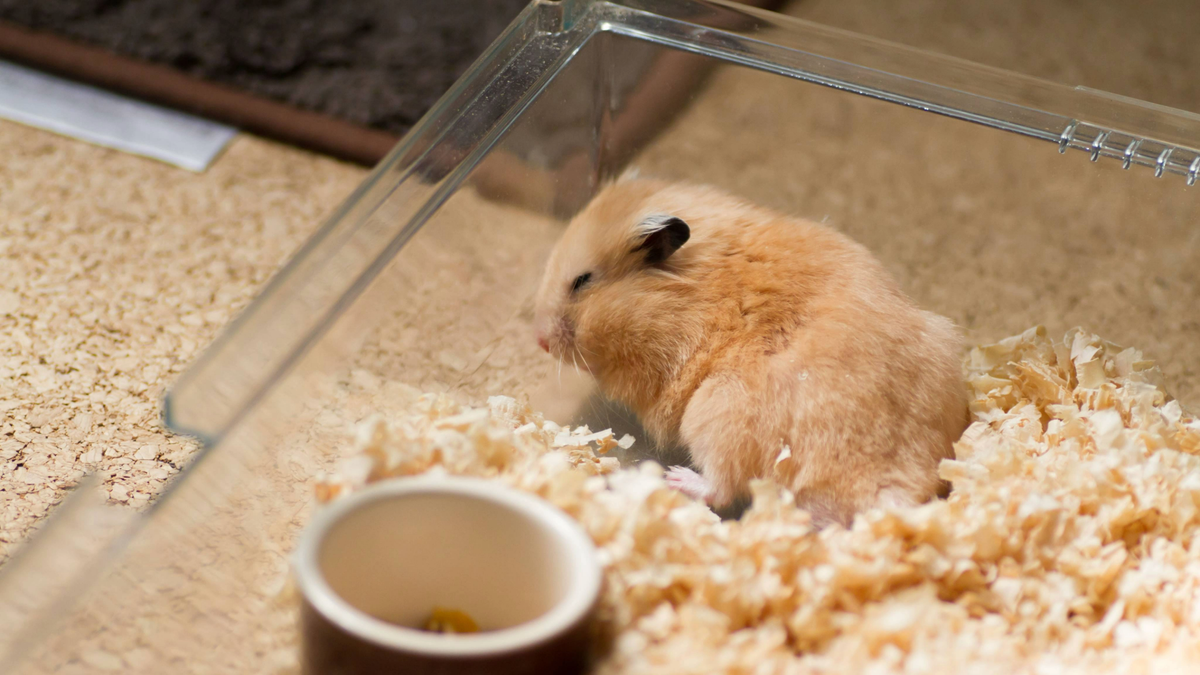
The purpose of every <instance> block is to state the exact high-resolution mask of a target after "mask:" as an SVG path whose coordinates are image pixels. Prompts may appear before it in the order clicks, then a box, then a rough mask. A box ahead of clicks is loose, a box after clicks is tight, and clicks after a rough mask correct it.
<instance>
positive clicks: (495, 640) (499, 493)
mask: <svg viewBox="0 0 1200 675" xmlns="http://www.w3.org/2000/svg"><path fill="white" fill-rule="evenodd" d="M426 494H438V495H451V496H458V497H462V498H465V499H474V500H479V501H487V502H492V503H494V504H497V505H500V506H504V507H507V508H508V509H509V510H510V511H512V512H513V513H514V514H516V515H518V516H520V517H523V518H525V519H527V520H530V521H533V522H534V523H535V524H537V525H539V526H540V527H542V528H543V529H545V530H546V531H548V532H549V533H550V535H551V536H553V537H554V538H556V539H557V540H558V541H559V542H560V543H562V544H564V545H565V546H564V550H565V551H566V552H567V555H568V565H569V566H570V569H571V574H572V579H571V581H570V583H569V586H568V588H567V592H566V595H565V596H564V597H563V598H562V599H561V600H559V601H558V602H557V603H556V604H555V605H554V606H553V607H552V608H550V610H549V611H547V612H546V613H544V614H542V615H541V616H538V617H537V618H535V619H532V620H530V621H526V622H525V623H522V624H518V625H516V626H511V627H509V628H503V629H500V630H495V631H486V632H480V633H470V634H461V635H460V634H438V633H430V632H426V631H422V630H417V629H415V628H406V627H404V626H398V625H396V624H393V623H389V622H386V621H383V620H382V619H377V618H375V617H373V616H371V615H370V614H367V613H366V612H364V611H362V610H360V609H358V608H356V607H354V606H353V605H351V604H350V603H349V602H347V601H346V600H344V599H342V598H341V596H339V595H338V594H337V593H336V592H334V590H333V588H332V587H330V585H329V583H328V582H327V581H326V580H325V577H324V576H323V575H322V574H321V572H320V565H319V556H320V551H321V544H322V543H323V542H324V540H325V537H326V536H327V535H328V533H329V532H330V531H331V529H332V528H333V527H335V526H336V525H337V524H338V523H339V522H341V521H342V520H343V519H344V518H346V517H348V516H349V515H351V514H352V513H354V512H355V511H357V510H359V509H361V508H363V507H366V506H368V505H371V504H374V503H377V502H380V501H387V500H390V499H396V498H399V497H407V496H413V495H426ZM292 569H293V575H294V578H295V579H296V583H297V586H298V587H299V590H300V593H301V594H302V596H303V597H304V598H305V600H307V601H308V603H309V604H310V605H311V606H312V607H313V609H315V610H316V611H317V612H318V613H319V614H320V615H321V616H322V617H324V618H325V619H326V620H327V621H329V622H331V623H332V624H334V625H335V626H337V627H339V628H341V629H342V630H344V631H345V632H347V633H349V634H350V635H353V636H356V637H359V638H361V639H364V640H367V641H369V642H372V643H375V644H376V645H379V646H382V647H385V648H388V649H392V650H398V651H407V652H413V653H418V654H424V655H430V656H444V657H478V656H490V655H496V654H505V653H510V652H514V651H518V650H523V649H527V648H531V647H534V646H537V645H539V644H543V643H545V642H547V641H549V640H551V639H553V638H555V637H557V636H559V635H561V634H563V633H564V632H566V631H568V630H570V629H571V628H573V627H575V626H576V625H578V624H579V622H580V621H582V620H583V619H584V618H585V617H586V616H587V615H588V614H589V613H590V612H591V611H592V610H593V609H594V608H595V605H596V601H597V598H598V597H599V595H600V587H601V582H602V574H601V569H600V562H599V559H598V557H597V555H596V549H595V546H594V544H593V543H592V540H591V538H590V537H588V535H587V534H586V533H585V532H584V531H583V529H582V528H581V527H580V526H579V524H578V523H576V522H575V521H574V520H572V519H571V517H570V516H568V515H567V514H565V513H563V512H562V511H561V510H560V509H558V508H557V507H555V506H554V505H553V504H550V503H549V502H547V501H544V500H542V499H540V498H539V497H536V496H534V495H532V494H529V493H526V492H521V491H519V490H516V489H514V488H510V487H507V486H504V485H501V484H498V483H495V482H493V481H487V480H482V479H479V478H467V477H461V476H428V475H424V476H415V477H404V478H394V479H388V480H383V481H380V482H377V483H373V484H371V485H368V486H366V487H364V488H362V489H360V490H357V491H355V492H354V493H352V494H350V495H347V496H345V497H342V498H340V499H337V500H335V501H334V502H332V503H331V504H329V505H327V506H325V507H324V508H321V509H320V510H319V511H318V512H317V513H316V514H315V515H314V516H313V519H312V520H311V521H310V522H309V525H308V526H307V527H306V528H305V529H304V532H303V533H302V534H301V535H300V540H299V543H298V544H297V546H296V550H295V553H294V554H293V556H292Z"/></svg>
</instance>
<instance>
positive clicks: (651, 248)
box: [634, 216, 692, 265]
mask: <svg viewBox="0 0 1200 675" xmlns="http://www.w3.org/2000/svg"><path fill="white" fill-rule="evenodd" d="M639 228H640V229H641V230H642V232H644V233H646V234H645V238H644V239H643V240H642V243H641V244H640V245H639V246H638V247H637V248H636V249H634V250H635V251H645V252H646V263H647V264H650V265H657V264H659V263H661V262H663V261H664V260H666V259H667V258H670V257H671V256H672V255H674V254H675V252H676V251H678V250H679V249H680V248H682V247H683V245H684V244H686V243H687V241H688V239H690V238H691V237H692V228H690V227H688V224H687V223H685V222H683V219H682V218H678V217H676V216H651V217H649V218H647V219H645V220H644V221H642V223H641V224H640V225H639Z"/></svg>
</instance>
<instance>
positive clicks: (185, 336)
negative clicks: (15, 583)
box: [0, 121, 365, 560]
mask: <svg viewBox="0 0 1200 675" xmlns="http://www.w3.org/2000/svg"><path fill="white" fill-rule="evenodd" d="M0 148H3V152H2V157H0V270H2V272H0V560H2V559H3V558H5V557H7V554H9V553H10V551H11V548H12V546H13V545H14V544H15V543H16V542H18V541H20V540H21V539H23V538H24V537H25V536H26V535H27V533H28V531H29V529H30V528H31V527H32V526H33V524H34V523H35V522H37V520H38V519H39V518H40V517H41V516H43V515H44V514H45V513H46V512H47V509H48V508H49V507H50V506H51V505H52V504H53V503H54V502H55V501H56V500H58V499H59V498H60V497H61V496H62V494H63V490H64V488H65V487H67V486H70V485H71V484H72V483H73V482H74V481H75V480H77V479H78V477H79V476H80V475H81V474H82V472H83V471H84V470H85V469H98V470H99V471H100V472H101V474H102V475H103V476H104V477H105V478H106V479H107V483H108V485H109V489H110V495H111V498H112V499H113V500H115V501H118V502H125V503H128V504H130V505H131V506H137V505H142V504H146V503H147V501H148V500H149V499H150V498H151V497H152V496H153V495H155V494H156V493H157V492H158V491H159V489H160V488H161V487H162V485H163V483H164V481H166V480H168V479H169V478H170V477H171V476H172V475H173V474H175V473H176V472H177V471H178V469H179V467H180V466H182V465H183V464H184V463H186V461H187V459H188V458H189V457H190V456H191V455H192V453H193V452H194V451H195V449H196V447H197V446H196V444H195V443H194V442H193V441H191V440H188V439H182V438H177V437H173V436H170V435H168V434H167V433H165V432H164V430H163V428H162V424H161V422H160V414H161V413H160V398H161V395H162V392H163V390H164V388H165V386H166V385H167V384H169V383H170V382H172V381H173V380H174V379H175V378H176V377H178V375H179V373H180V372H182V370H183V369H184V368H185V367H186V366H187V364H188V363H189V362H190V361H191V360H192V358H193V357H194V356H195V355H196V353H197V351H198V350H199V349H200V348H202V347H203V346H204V345H205V344H207V343H208V341H209V340H211V339H212V337H213V335H214V334H215V333H216V331H217V329H218V328H220V327H221V326H222V325H223V324H224V323H226V322H227V321H228V320H229V319H230V317H231V316H233V315H234V314H235V313H236V312H237V311H238V310H239V309H241V308H242V307H243V306H244V305H245V304H246V303H247V302H248V301H249V300H250V299H251V298H252V297H253V296H254V295H255V293H256V291H257V290H258V288H259V287H260V286H261V284H262V283H263V281H265V280H266V279H267V277H268V276H269V275H270V274H271V273H272V272H273V271H274V270H275V269H276V267H278V265H279V264H280V263H281V262H283V260H284V259H286V257H287V256H288V255H289V254H290V253H291V252H292V251H294V250H295V248H296V247H297V246H298V245H299V244H300V243H301V242H303V241H304V239H305V238H306V237H307V236H308V234H309V233H310V232H312V230H313V229H314V228H315V227H316V226H317V225H318V224H319V222H320V220H321V218H322V216H323V215H324V214H325V213H327V212H328V211H330V210H331V209H332V208H333V207H334V206H335V205H336V204H337V203H338V202H339V201H340V200H341V199H342V198H343V197H344V196H345V195H346V194H347V193H348V192H350V191H351V190H352V189H353V188H354V186H355V185H357V183H358V182H359V181H360V180H361V179H362V177H363V176H364V175H365V171H363V170H361V169H358V168H354V167H350V166H348V165H344V164H340V163H337V162H334V161H331V160H329V159H326V158H323V157H318V156H315V155H310V154H307V153H303V152H300V151H297V150H293V149H291V148H287V147H284V146H280V145H276V144H272V143H267V142H265V141H261V140H258V139H255V138H252V137H247V136H241V137H239V138H237V139H236V140H235V141H234V142H233V143H232V145H231V146H230V147H229V148H228V149H227V150H226V152H225V153H224V154H223V155H222V156H221V157H220V158H219V159H218V160H217V161H216V163H215V164H214V165H213V167H212V169H211V170H209V171H208V172H207V173H204V174H200V175H197V174H193V173H189V172H187V171H183V170H180V169H177V168H174V167H171V166H167V165H163V164H159V163H157V162H153V161H150V160H146V159H142V158H139V157H133V156H130V155H125V154H121V153H118V152H115V151H112V150H106V149H103V148H98V147H94V146H91V145H86V144H84V143H80V142H78V141H74V140H71V139H67V138H63V137H60V136H55V135H53V134H50V133H46V132H43V131H38V130H35V129H30V128H27V127H23V126H19V125H16V124H12V123H9V122H3V121H0Z"/></svg>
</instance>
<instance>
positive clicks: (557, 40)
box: [0, 0, 1200, 673]
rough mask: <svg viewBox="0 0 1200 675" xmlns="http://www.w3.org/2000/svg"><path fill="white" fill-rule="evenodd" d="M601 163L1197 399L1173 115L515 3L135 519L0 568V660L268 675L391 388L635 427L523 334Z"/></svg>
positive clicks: (873, 55) (1189, 214) (764, 19)
mask: <svg viewBox="0 0 1200 675" xmlns="http://www.w3.org/2000/svg"><path fill="white" fill-rule="evenodd" d="M629 167H636V168H637V169H638V170H639V171H640V172H642V173H645V174H652V175H655V176H661V177H665V178H670V179H678V180H687V181H694V182H701V183H706V184H712V185H716V186H719V187H721V188H724V189H726V190H728V191H730V192H732V193H735V194H737V195H740V196H742V197H745V198H747V199H749V200H751V201H754V202H757V203H760V204H763V205H766V206H771V207H775V208H777V209H780V210H782V211H786V212H789V213H793V214H796V215H798V216H802V217H805V218H809V219H812V220H815V221H820V222H824V223H827V224H829V225H831V226H833V227H835V228H837V229H838V230H840V231H842V232H844V233H846V234H848V235H850V236H851V237H852V238H854V239H855V240H857V241H859V242H860V243H862V244H864V245H865V246H867V247H868V248H869V249H870V250H871V251H872V252H873V253H874V254H875V255H876V256H877V257H879V258H880V259H881V260H882V261H883V263H884V265H885V266H886V267H887V268H888V269H889V271H890V272H891V273H892V274H893V275H894V276H895V277H896V278H897V279H898V280H899V282H900V284H901V286H902V287H903V288H904V289H905V290H906V291H907V292H908V293H909V294H910V295H911V296H912V297H913V298H914V299H915V300H916V301H917V302H918V303H919V304H920V305H922V306H923V307H924V308H926V309H930V310H933V311H936V312H938V313H941V314H943V315H945V316H948V317H950V318H951V319H953V320H954V321H955V322H956V323H957V324H958V325H959V326H961V327H962V329H963V330H964V332H965V333H966V336H967V341H968V342H969V343H971V344H978V343H982V342H985V341H993V340H995V339H999V338H1003V337H1005V336H1008V335H1012V334H1015V333H1019V332H1021V331H1023V330H1025V329H1027V328H1029V327H1030V326H1033V325H1036V324H1044V325H1046V326H1047V327H1048V329H1049V332H1050V334H1051V335H1054V334H1056V333H1057V334H1058V335H1061V334H1062V333H1064V332H1065V331H1066V330H1067V329H1068V328H1070V327H1072V326H1076V325H1083V326H1086V327H1087V328H1088V329H1089V330H1092V331H1095V332H1096V333H1098V334H1100V335H1102V336H1104V337H1105V338H1107V339H1110V340H1113V341H1114V342H1118V343H1121V344H1126V345H1131V346H1136V347H1138V348H1140V349H1142V350H1143V351H1144V352H1145V353H1146V354H1147V356H1148V357H1149V358H1153V359H1155V360H1156V361H1157V362H1158V363H1159V364H1160V365H1161V366H1162V369H1163V371H1164V374H1165V378H1166V384H1167V387H1168V389H1169V390H1170V391H1171V393H1172V394H1173V395H1174V396H1176V397H1177V398H1178V399H1179V400H1180V401H1181V403H1182V404H1183V405H1184V406H1185V407H1187V408H1191V409H1193V410H1195V409H1200V312H1198V311H1197V307H1198V306H1200V305H1198V303H1200V227H1197V222H1198V221H1200V208H1198V205H1200V201H1198V200H1200V192H1198V190H1200V188H1197V187H1190V186H1192V185H1193V183H1195V182H1196V180H1197V176H1198V174H1200V117H1198V116H1196V115H1194V114H1191V113H1187V112H1182V111H1179V110H1172V109H1168V108H1163V107H1159V106H1155V105H1150V104H1147V103H1143V102H1140V101H1135V100H1130V99H1126V98H1122V97H1118V96H1113V95H1109V94H1106V93H1104V92H1100V91H1094V90H1089V89H1085V88H1078V87H1077V88H1072V87H1069V86H1063V85H1059V84H1053V83H1049V82H1045V81H1040V80H1036V79H1032V78H1028V77H1023V76H1020V75H1015V74H1012V73H1008V72H1004V71H1000V70H996V69H992V68H987V67H982V66H978V65H974V64H972V63H968V62H965V61H961V60H957V59H954V58H950V57H945V56H939V55H934V54H930V53H925V52H921V51H918V50H913V49H909V48H905V47H901V46H897V45H894V44H889V43H885V42H881V41H877V40H873V39H869V38H865V37H861V36H858V35H854V34H851V33H847V32H843V31H839V30H835V29H831V28H826V27H822V26H819V25H815V24H811V23H806V22H803V21H800V20H795V19H791V18H787V17H782V16H779V15H775V14H772V13H770V12H766V11H761V10H756V9H752V8H747V7H744V6H741V5H737V4H732V3H729V2H724V1H721V0H709V1H699V0H613V1H602V0H595V1H591V0H562V1H560V2H552V1H549V0H539V1H536V2H534V3H533V4H531V5H530V6H529V7H528V8H527V9H526V10H525V11H524V12H523V13H522V14H521V15H520V17H519V18H518V19H517V20H516V21H515V22H514V23H513V24H512V26H511V27H509V29H508V30H507V31H506V32H505V33H504V34H503V35H502V36H501V37H500V38H499V39H498V40H497V41H496V43H495V44H494V45H492V46H491V47H490V48H489V49H488V51H487V52H486V53H485V54H484V55H483V56H482V57H481V58H480V59H479V61H478V62H477V63H476V64H475V65H474V66H473V67H472V68H471V69H470V70H469V71H468V72H467V73H466V74H465V75H464V76H463V77H462V78H461V80H460V81H459V82H458V83H457V84H456V85H455V86H454V87H453V88H452V89H451V90H450V91H449V92H448V93H447V94H446V95H445V96H444V97H443V98H442V99H441V101H440V102H439V103H438V104H437V105H436V106H435V107H434V108H433V109H432V110H431V111H430V112H429V113H428V114H427V115H426V116H425V117H424V119H423V120H422V121H421V122H420V123H419V124H418V125H417V126H416V127H415V128H414V129H413V130H412V131H411V132H410V133H409V134H408V135H407V136H406V137H405V138H404V139H403V140H402V141H401V142H400V144H399V145H398V146H397V147H396V148H395V149H394V150H393V151H392V152H391V154H390V155H389V156H388V157H387V158H386V159H385V160H384V161H383V162H382V163H381V164H380V165H379V166H378V167H376V169H375V170H374V171H373V172H372V174H371V175H370V176H369V177H368V178H367V180H366V181H365V182H364V183H363V184H362V185H361V187H359V188H358V189H357V190H356V191H355V192H354V193H353V194H352V195H350V196H349V197H348V198H347V200H346V201H345V203H344V204H343V205H342V206H341V207H340V208H339V209H338V210H337V211H336V212H335V213H333V214H332V215H331V216H330V217H329V219H328V221H327V222H326V223H325V224H324V226H323V227H321V229H320V230H319V231H318V232H317V233H316V234H315V235H314V236H313V237H312V239H311V240H310V241H309V242H308V243H307V244H306V245H305V246H304V247H303V248H302V249H301V250H299V251H298V252H297V253H296V254H295V255H294V257H293V258H292V259H291V261H290V262H289V263H288V264H287V266H286V267H285V268H284V269H282V270H281V271H280V272H279V273H278V274H277V275H276V276H275V278H274V279H273V280H272V281H271V282H270V283H269V284H268V285H267V287H266V288H265V289H264V291H263V292H262V294H261V296H260V297H259V298H258V299H257V300H256V301H255V302H254V303H253V304H252V305H251V306H250V307H249V308H248V309H247V310H246V311H245V312H244V313H243V314H242V316H241V317H240V318H238V319H237V320H236V321H235V322H234V323H232V324H231V325H230V326H229V327H228V328H227V329H226V330H225V331H224V333H223V334H222V335H221V336H220V337H219V338H218V339H217V341H216V342H215V343H214V344H212V345H211V346H210V347H209V348H208V349H207V351H206V352H205V353H204V355H203V356H202V357H201V358H200V359H199V360H198V361H197V362H196V363H195V364H193V365H192V367H191V368H190V369H189V370H188V371H187V373H186V374H185V375H184V376H183V377H182V378H181V379H180V380H179V381H178V382H177V383H176V384H175V385H174V387H173V388H172V389H171V391H170V393H169V395H168V396H167V399H166V401H165V420H166V423H167V425H168V426H169V427H170V428H171V429H172V430H174V431H177V432H180V433H184V434H191V435H195V436H198V437H199V438H200V439H202V441H203V444H204V447H203V449H202V451H201V452H200V453H199V454H198V455H197V456H196V458H195V459H194V461H193V462H192V464H191V465H190V466H189V467H188V468H187V470H186V471H185V472H184V473H183V474H181V476H180V477H179V478H178V479H177V480H176V481H175V482H174V483H173V484H172V485H171V486H170V487H169V489H168V490H167V491H166V492H165V493H164V494H163V495H161V497H160V498H159V499H158V500H157V502H156V503H155V504H154V505H153V506H152V507H151V508H149V509H147V510H146V511H144V512H141V513H136V514H134V513H131V512H127V511H124V510H118V509H116V508H115V507H109V506H106V505H104V503H103V500H102V499H100V498H99V497H97V496H96V493H95V492H94V490H93V488H92V487H90V486H91V484H90V483H89V482H87V481H85V482H84V483H83V484H82V485H81V486H80V488H79V489H77V490H76V491H75V493H74V494H73V495H72V496H71V497H70V498H69V499H68V500H67V501H66V502H65V503H64V504H63V505H62V506H60V507H59V508H58V509H57V511H56V513H55V514H53V515H52V517H51V519H50V521H49V522H47V523H46V524H45V526H44V527H43V528H42V531H41V533H40V534H39V536H37V537H36V538H34V540H33V541H32V542H31V543H30V544H29V545H28V546H27V547H26V548H25V549H24V551H23V552H22V553H21V554H20V555H18V556H17V557H16V558H14V559H13V560H12V561H11V562H10V563H8V564H7V565H6V566H5V567H4V569H3V570H0V663H2V664H3V665H0V670H2V671H3V672H10V673H35V672H62V673H74V672H79V673H85V672H86V673H91V672H98V671H100V670H120V671H128V672H174V671H177V670H183V671H187V672H196V673H205V672H293V671H294V670H295V669H296V668H297V665H296V643H297V634H296V626H295V612H296V607H295V604H294V601H293V600H291V599H289V596H288V595H287V594H286V593H284V592H283V591H284V589H285V587H286V584H287V576H288V556H289V555H290V552H291V550H292V546H293V543H294V542H295V540H296V537H297V534H298V533H299V531H300V530H301V529H302V528H303V526H304V524H305V523H306V522H307V520H308V518H309V516H310V514H311V512H312V509H313V508H314V499H313V483H314V481H315V480H316V479H317V477H318V476H320V475H322V473H324V472H328V471H331V470H332V469H333V467H334V466H335V465H336V464H337V463H338V462H339V461H340V460H341V459H342V458H343V457H344V456H345V455H346V454H347V453H348V452H349V450H350V448H351V447H352V444H353V430H354V426H355V424H356V423H357V422H359V421H361V420H362V419H364V418H365V417H367V416H369V415H371V414H373V413H377V412H382V413H385V414H386V413H387V412H388V411H389V410H393V409H394V407H395V406H396V405H397V401H400V400H401V399H404V398H405V397H404V395H403V392H404V391H408V390H409V388H415V389H417V390H420V391H430V392H442V393H449V394H451V395H453V396H455V397H458V398H460V399H461V400H463V401H467V402H472V403H481V402H483V401H484V400H486V398H487V397H488V396H489V395H495V394H504V395H510V396H528V397H530V399H531V400H532V401H533V404H534V405H535V407H540V408H542V409H544V410H545V411H546V412H547V415H548V416H549V417H552V418H554V419H556V420H558V421H560V422H562V423H569V422H570V423H583V422H586V423H588V424H590V425H591V427H592V428H593V429H602V428H605V427H614V428H615V429H617V430H618V431H619V432H624V431H626V430H628V431H630V432H632V433H634V434H635V435H638V430H637V428H636V422H635V421H634V420H632V419H630V416H629V415H628V414H626V413H625V412H624V411H623V410H621V409H619V408H618V407H616V406H613V405H610V404H608V403H606V402H604V401H603V400H602V399H600V398H599V397H598V396H597V395H596V394H595V392H594V391H593V389H592V388H591V386H590V384H589V383H588V382H587V381H586V380H584V379H582V378H579V377H573V376H572V375H571V374H570V373H565V372H562V371H561V370H560V368H559V367H558V365H557V364H556V363H554V362H553V361H552V359H551V358H550V357H548V356H546V355H545V354H544V353H542V351H541V350H540V349H539V348H538V345H537V344H536V342H535V340H534V338H533V329H532V297H533V293H534V291H535V289H536V287H537V284H538V281H539V278H540V275H541V271H542V265H543V264H544V262H545V260H546V258H547V256H548V254H549V251H550V249H551V247H552V246H553V245H554V243H555V241H556V239H557V237H558V236H559V235H560V233H561V232H562V230H563V228H564V225H565V223H566V222H567V221H568V220H569V219H570V217H571V216H572V214H573V213H575V212H577V211H578V210H579V209H580V208H581V207H582V206H583V205H584V204H585V203H586V202H587V201H588V199H589V197H590V196H591V195H593V194H594V193H595V192H596V190H597V188H598V186H600V185H602V184H603V182H604V181H605V180H607V179H610V178H612V177H614V176H616V175H618V174H619V173H620V172H622V171H624V170H625V169H627V168H629ZM638 437H639V438H641V436H640V435H638ZM644 452H647V453H650V454H651V455H653V456H654V457H656V458H658V459H659V461H664V462H665V461H671V459H670V458H671V457H672V456H673V455H672V453H675V452H677V449H671V448H654V449H650V450H646V451H644ZM636 458H637V457H630V458H626V459H636Z"/></svg>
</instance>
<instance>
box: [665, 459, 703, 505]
mask: <svg viewBox="0 0 1200 675" xmlns="http://www.w3.org/2000/svg"><path fill="white" fill-rule="evenodd" d="M664 478H666V479H667V486H668V487H670V488H673V489H675V490H679V491H680V492H682V493H683V494H685V495H687V496H689V497H691V498H692V499H699V500H700V501H703V502H708V501H711V500H712V496H713V489H712V485H709V483H708V480H706V479H705V478H704V476H701V475H700V474H698V473H696V472H695V471H692V470H691V469H689V468H687V467H684V466H673V467H671V468H669V469H667V473H666V475H665V476H664Z"/></svg>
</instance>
